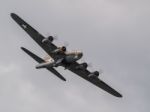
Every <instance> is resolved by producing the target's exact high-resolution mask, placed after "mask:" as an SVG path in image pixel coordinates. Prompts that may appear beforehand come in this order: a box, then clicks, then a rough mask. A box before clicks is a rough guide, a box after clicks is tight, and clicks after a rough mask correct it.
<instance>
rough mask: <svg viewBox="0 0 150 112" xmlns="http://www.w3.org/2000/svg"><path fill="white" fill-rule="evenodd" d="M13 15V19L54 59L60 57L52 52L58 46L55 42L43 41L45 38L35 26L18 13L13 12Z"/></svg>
mask: <svg viewBox="0 0 150 112" xmlns="http://www.w3.org/2000/svg"><path fill="white" fill-rule="evenodd" d="M11 17H12V18H13V20H14V21H15V22H16V23H17V24H18V25H19V26H20V27H21V28H22V29H23V30H24V31H25V32H26V33H28V34H29V35H30V36H31V38H32V39H33V40H34V41H35V42H36V43H37V44H38V45H39V46H41V47H42V48H43V49H44V50H45V51H46V52H47V53H48V54H49V55H50V56H51V57H52V58H53V59H54V60H55V59H57V58H60V57H57V56H55V54H53V53H52V51H54V50H55V49H57V46H55V45H54V44H53V43H51V42H48V43H47V44H44V43H42V40H43V39H44V38H45V37H44V36H42V35H41V34H40V33H39V32H38V31H36V30H35V29H34V28H33V27H31V26H30V25H29V24H28V23H26V22H25V21H24V20H23V19H21V18H20V17H19V16H18V15H16V14H14V13H11Z"/></svg>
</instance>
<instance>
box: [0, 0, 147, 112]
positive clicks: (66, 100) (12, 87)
mask: <svg viewBox="0 0 150 112" xmlns="http://www.w3.org/2000/svg"><path fill="white" fill-rule="evenodd" d="M149 6H150V1H148V0H38V1H37V0H11V1H10V0H0V14H1V15H0V38H1V41H0V51H1V58H0V62H1V63H0V111H1V112H10V111H11V112H50V111H51V112H77V111H78V112H80V111H83V112H148V111H150V108H149V106H150V100H149V99H150V97H149V94H150V83H149V81H150V75H149V73H150V69H149V68H150V31H149V29H150V7H149ZM11 12H14V13H16V14H18V15H19V16H21V17H22V18H23V19H24V20H25V21H27V22H28V23H29V24H30V25H32V26H33V27H34V28H36V29H37V30H38V31H39V32H41V33H42V34H43V35H44V36H48V35H57V36H58V37H59V40H58V41H56V42H55V43H56V44H58V45H63V42H65V41H67V42H69V43H70V45H69V46H68V49H69V50H78V49H79V50H82V51H83V52H84V59H83V60H85V61H87V62H92V63H93V68H90V70H91V71H94V70H99V69H102V70H103V71H104V73H103V74H101V75H100V78H101V79H103V80H104V81H105V82H107V83H108V84H109V85H111V86H112V87H113V88H115V89H116V90H118V91H119V92H121V93H122V94H123V98H122V99H119V98H116V97H113V96H111V95H109V94H108V93H106V92H104V91H102V90H100V89H99V88H97V87H95V86H93V85H92V84H90V83H88V82H87V81H85V80H83V79H81V78H80V77H78V76H76V75H75V74H73V73H71V72H69V71H64V70H63V69H62V68H61V67H59V68H58V70H59V71H60V72H61V73H62V74H63V75H64V77H66V79H67V82H62V81H61V80H59V79H58V78H57V77H55V76H54V75H53V74H51V73H50V72H48V71H46V70H36V69H35V68H34V67H35V65H36V64H37V63H36V62H35V61H34V60H32V59H31V58H30V57H29V56H27V55H26V54H25V53H23V52H22V51H21V50H20V47H21V46H24V47H26V48H28V49H30V50H31V51H33V52H34V53H36V54H38V55H39V56H42V57H43V56H44V55H45V54H44V51H42V49H41V48H40V47H39V46H38V45H37V44H36V43H35V42H34V41H33V40H32V39H31V38H30V37H29V36H28V35H27V34H26V33H25V32H24V31H23V30H22V29H21V28H19V26H18V25H17V24H16V23H15V22H14V21H13V20H12V19H11V18H10V15H9V14H10V13H11Z"/></svg>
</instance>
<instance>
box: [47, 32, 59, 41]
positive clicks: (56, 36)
mask: <svg viewBox="0 0 150 112" xmlns="http://www.w3.org/2000/svg"><path fill="white" fill-rule="evenodd" d="M49 36H52V37H53V39H54V40H58V35H56V34H55V35H52V34H50V33H47V34H46V37H49Z"/></svg>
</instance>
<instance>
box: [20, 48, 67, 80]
mask: <svg viewBox="0 0 150 112" xmlns="http://www.w3.org/2000/svg"><path fill="white" fill-rule="evenodd" d="M21 49H22V50H23V51H24V52H25V53H27V54H28V55H29V56H31V57H32V58H33V59H34V60H35V61H37V62H38V63H42V62H44V60H43V59H42V58H40V57H38V56H37V55H35V54H33V53H32V52H31V51H29V50H28V49H26V48H24V47H21ZM47 70H49V71H50V72H52V73H53V74H54V75H56V76H57V77H59V78H60V79H61V80H63V81H66V79H65V78H64V77H63V76H62V75H61V74H60V73H59V72H57V71H56V70H55V69H54V68H50V67H49V68H47Z"/></svg>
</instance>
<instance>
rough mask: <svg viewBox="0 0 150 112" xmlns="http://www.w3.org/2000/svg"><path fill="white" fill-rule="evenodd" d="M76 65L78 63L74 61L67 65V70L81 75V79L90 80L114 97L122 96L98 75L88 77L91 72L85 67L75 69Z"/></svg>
mask: <svg viewBox="0 0 150 112" xmlns="http://www.w3.org/2000/svg"><path fill="white" fill-rule="evenodd" d="M78 66H79V63H77V62H75V63H73V64H71V65H70V66H69V68H68V70H70V71H72V72H73V73H75V74H77V75H78V76H80V77H82V78H83V79H85V80H87V81H89V82H91V83H92V84H94V85H95V86H97V87H99V88H101V89H103V90H105V91H106V92H108V93H110V94H112V95H114V96H116V97H122V95H121V94H120V93H119V92H117V91H116V90H115V89H113V88H112V87H110V86H109V85H108V84H106V83H105V82H104V81H102V80H101V79H99V78H98V77H93V78H90V77H88V76H89V75H90V74H91V72H90V71H88V70H87V69H85V70H84V69H76V68H77V67H78Z"/></svg>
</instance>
